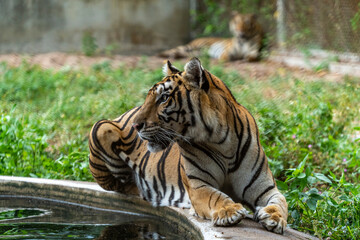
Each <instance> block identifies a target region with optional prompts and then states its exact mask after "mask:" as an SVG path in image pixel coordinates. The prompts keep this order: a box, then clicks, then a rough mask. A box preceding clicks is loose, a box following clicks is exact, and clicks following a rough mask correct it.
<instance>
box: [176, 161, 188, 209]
mask: <svg viewBox="0 0 360 240" xmlns="http://www.w3.org/2000/svg"><path fill="white" fill-rule="evenodd" d="M180 167H182V168H183V166H182V165H181V155H180V157H179V160H178V187H179V190H180V198H179V199H178V200H176V201H175V203H174V205H175V206H179V203H182V202H183V201H184V196H185V192H186V190H185V188H184V184H183V182H182V179H181V170H180Z"/></svg>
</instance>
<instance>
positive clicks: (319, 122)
mask: <svg viewBox="0 0 360 240" xmlns="http://www.w3.org/2000/svg"><path fill="white" fill-rule="evenodd" d="M204 64H205V65H206V68H208V69H209V71H210V72H212V73H214V74H215V75H217V76H218V77H220V79H222V80H224V82H225V83H226V84H227V85H228V86H229V88H230V89H231V90H232V92H233V94H234V96H235V98H236V99H237V101H238V102H239V103H241V104H242V105H244V106H245V107H246V108H248V109H249V110H250V112H252V113H253V114H254V117H255V118H256V121H257V123H258V126H259V129H260V133H261V134H260V139H261V142H262V145H263V147H264V149H265V152H266V153H267V156H268V157H269V164H270V167H271V169H272V172H273V174H274V176H275V178H276V179H277V182H278V186H279V188H280V189H281V190H282V191H283V193H284V194H285V196H286V198H287V201H288V202H289V213H290V215H289V219H288V222H289V225H290V226H291V227H293V228H296V229H299V230H301V231H304V232H309V233H311V234H314V235H316V236H318V237H320V238H327V237H330V238H331V239H358V238H359V237H360V233H359V230H358V229H360V228H359V227H360V226H359V222H360V213H359V211H360V210H359V209H360V207H359V201H360V199H359V198H360V187H359V186H358V184H355V183H357V182H358V181H359V180H360V177H359V176H360V170H359V169H360V168H359V166H360V150H359V149H360V148H359V143H360V140H358V138H359V137H358V136H357V137H356V134H357V133H358V132H357V131H359V130H360V128H359V125H358V120H359V119H358V116H359V108H358V106H359V104H360V94H359V92H360V85H359V81H358V79H350V78H346V79H345V81H344V82H343V83H331V82H325V81H321V80H319V81H314V82H310V81H304V80H303V79H297V78H294V77H292V76H291V75H281V76H272V77H269V79H267V80H266V81H256V80H254V79H251V78H248V77H245V76H241V75H240V74H239V73H238V72H235V71H232V70H229V69H225V68H224V67H222V66H221V65H217V66H213V65H211V62H210V61H205V62H204ZM142 65H145V66H146V59H144V60H143V64H142ZM177 66H179V65H177ZM160 68H161V66H159V70H156V71H153V70H149V69H139V68H133V69H131V68H125V67H120V68H117V69H114V68H112V67H111V65H110V63H109V62H104V63H100V64H97V65H94V66H93V67H92V68H91V69H89V70H88V71H86V72H82V71H76V70H62V71H57V72H53V71H50V70H44V69H41V68H40V67H37V66H30V65H29V64H26V63H23V64H22V65H21V66H19V67H17V68H12V67H9V66H6V65H5V64H0V109H2V112H1V113H0V174H2V175H14V176H32V177H44V178H58V179H73V180H91V179H92V177H91V174H90V173H89V171H88V159H87V156H88V147H87V134H88V132H89V131H90V128H91V126H92V124H94V123H95V122H96V121H98V120H100V119H104V118H106V119H109V118H115V117H117V116H119V115H120V114H122V113H123V112H125V111H127V110H128V109H130V108H132V107H134V106H137V105H140V104H142V103H143V101H144V98H145V96H146V94H147V91H148V89H149V88H150V87H151V86H152V85H153V84H154V83H156V82H157V81H159V80H160V79H161V78H162V73H161V69H160ZM179 68H181V66H179ZM269 91H270V92H271V93H272V94H271V97H269V96H268V95H269V94H268V92H269Z"/></svg>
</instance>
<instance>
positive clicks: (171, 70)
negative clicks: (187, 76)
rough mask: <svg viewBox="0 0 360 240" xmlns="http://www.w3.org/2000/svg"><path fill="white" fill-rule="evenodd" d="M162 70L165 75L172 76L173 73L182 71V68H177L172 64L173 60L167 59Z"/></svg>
mask: <svg viewBox="0 0 360 240" xmlns="http://www.w3.org/2000/svg"><path fill="white" fill-rule="evenodd" d="M162 72H163V74H164V76H165V77H167V76H170V75H172V74H175V73H178V72H180V70H179V69H177V68H176V67H174V66H173V65H172V64H171V62H170V61H169V60H167V62H166V63H165V64H164V66H163V68H162Z"/></svg>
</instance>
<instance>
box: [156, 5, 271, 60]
mask: <svg viewBox="0 0 360 240" xmlns="http://www.w3.org/2000/svg"><path fill="white" fill-rule="evenodd" d="M229 30H230V32H231V33H232V35H233V37H232V38H219V37H204V38H197V39H194V40H193V41H191V42H190V43H188V44H186V45H183V46H178V47H176V48H173V49H170V50H166V51H163V52H161V53H159V54H158V56H159V57H166V58H188V57H191V56H199V55H201V52H207V53H208V55H209V56H210V57H211V58H215V59H219V60H221V61H234V60H240V59H243V60H245V61H249V62H252V61H256V60H259V58H260V51H261V48H262V47H263V46H262V40H263V37H264V32H263V29H262V27H261V25H260V23H259V22H258V21H257V17H256V15H254V14H240V13H238V12H233V13H232V18H231V20H230V22H229Z"/></svg>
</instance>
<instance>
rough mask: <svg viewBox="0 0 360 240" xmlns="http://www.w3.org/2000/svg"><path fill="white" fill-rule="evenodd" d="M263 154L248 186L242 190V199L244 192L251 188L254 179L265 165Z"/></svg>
mask: <svg viewBox="0 0 360 240" xmlns="http://www.w3.org/2000/svg"><path fill="white" fill-rule="evenodd" d="M265 159H266V157H265V154H264V155H263V158H262V161H261V164H260V166H259V167H258V169H257V170H256V172H255V174H254V175H253V177H252V178H251V180H250V182H249V183H248V185H247V186H246V187H245V188H244V191H243V194H242V197H243V198H244V196H245V193H246V191H247V190H248V189H249V188H250V187H251V185H252V184H253V183H254V182H255V181H256V179H257V178H258V177H259V175H260V173H261V169H262V168H263V166H264V163H265Z"/></svg>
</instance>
